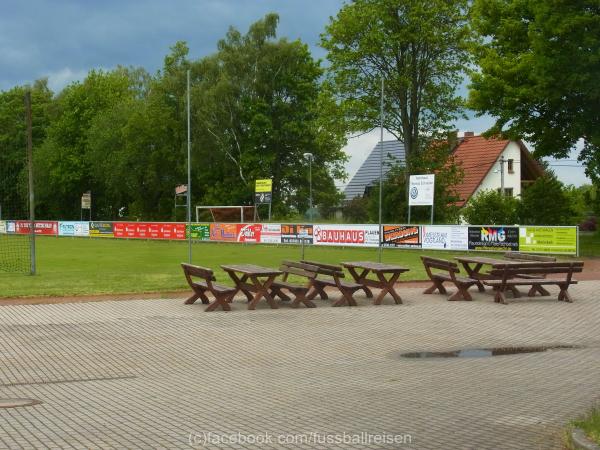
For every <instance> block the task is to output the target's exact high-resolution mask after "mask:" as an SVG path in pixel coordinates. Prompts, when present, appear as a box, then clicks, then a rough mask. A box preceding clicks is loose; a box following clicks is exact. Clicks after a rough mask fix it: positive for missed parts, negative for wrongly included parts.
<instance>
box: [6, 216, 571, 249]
mask: <svg viewBox="0 0 600 450" xmlns="http://www.w3.org/2000/svg"><path fill="white" fill-rule="evenodd" d="M30 232H31V231H30V222H29V221H24V220H13V221H11V220H9V221H0V234H11V233H16V234H28V233H30ZM35 233H36V234H39V235H51V236H86V237H100V238H102V237H104V238H126V239H166V240H184V239H187V238H188V233H191V238H192V239H194V240H200V241H217V242H248V243H263V244H300V243H302V242H304V243H305V244H307V245H311V244H312V245H329V246H353V247H377V246H378V244H379V227H378V226H377V225H345V224H343V225H342V224H315V225H308V224H273V223H263V224H261V223H251V224H237V223H211V224H206V223H205V224H201V223H194V224H192V225H191V227H190V228H189V229H188V227H187V226H186V224H185V223H176V222H75V221H37V222H36V223H35ZM382 245H383V246H385V247H396V248H422V249H431V250H459V251H460V250H463V251H465V250H475V251H478V250H481V251H486V250H487V251H522V252H535V253H562V254H576V253H577V227H540V226H535V227H525V226H523V227H519V226H491V225H490V226H488V225H484V226H470V225H431V226H430V225H384V226H383V237H382Z"/></svg>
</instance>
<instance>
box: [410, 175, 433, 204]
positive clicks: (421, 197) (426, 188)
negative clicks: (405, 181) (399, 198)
mask: <svg viewBox="0 0 600 450" xmlns="http://www.w3.org/2000/svg"><path fill="white" fill-rule="evenodd" d="M409 184H410V186H409V191H408V192H409V193H410V195H409V196H408V205H409V206H419V205H433V193H434V190H435V189H434V186H435V175H411V176H410V178H409Z"/></svg>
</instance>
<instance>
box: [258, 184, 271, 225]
mask: <svg viewBox="0 0 600 450" xmlns="http://www.w3.org/2000/svg"><path fill="white" fill-rule="evenodd" d="M272 190H273V180H271V179H270V178H266V179H262V180H256V183H255V186H254V205H255V206H256V205H261V204H264V203H266V204H268V205H269V220H271V200H272V198H273V192H272ZM254 220H255V221H256V207H255V208H254Z"/></svg>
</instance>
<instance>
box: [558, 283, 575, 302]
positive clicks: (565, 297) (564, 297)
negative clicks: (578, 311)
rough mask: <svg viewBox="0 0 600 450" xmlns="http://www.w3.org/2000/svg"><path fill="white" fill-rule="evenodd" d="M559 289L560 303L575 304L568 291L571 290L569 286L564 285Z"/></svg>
mask: <svg viewBox="0 0 600 450" xmlns="http://www.w3.org/2000/svg"><path fill="white" fill-rule="evenodd" d="M558 287H559V288H560V292H559V293H558V301H559V302H560V301H563V302H567V303H573V299H572V298H571V294H569V291H568V290H567V289H569V285H568V284H567V285H564V284H562V285H559V286H558Z"/></svg>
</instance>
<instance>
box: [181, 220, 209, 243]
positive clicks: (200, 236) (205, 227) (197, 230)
mask: <svg viewBox="0 0 600 450" xmlns="http://www.w3.org/2000/svg"><path fill="white" fill-rule="evenodd" d="M191 230H192V239H197V240H199V241H208V240H209V239H210V225H209V224H207V223H193V224H191ZM185 237H186V238H189V237H190V235H189V234H188V233H186V236H185Z"/></svg>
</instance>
